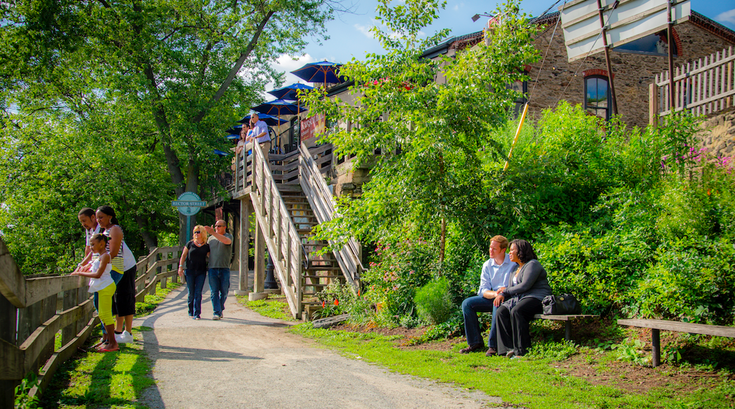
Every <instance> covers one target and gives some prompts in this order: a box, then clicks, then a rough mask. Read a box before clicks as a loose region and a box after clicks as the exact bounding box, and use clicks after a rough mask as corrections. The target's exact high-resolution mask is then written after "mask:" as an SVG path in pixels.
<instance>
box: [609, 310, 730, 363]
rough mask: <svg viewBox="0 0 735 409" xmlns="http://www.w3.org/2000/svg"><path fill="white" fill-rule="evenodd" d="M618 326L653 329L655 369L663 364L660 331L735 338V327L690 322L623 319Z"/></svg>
mask: <svg viewBox="0 0 735 409" xmlns="http://www.w3.org/2000/svg"><path fill="white" fill-rule="evenodd" d="M618 325H626V326H629V327H639V328H651V346H652V348H651V352H652V354H653V361H652V364H653V367H654V368H655V367H657V366H658V365H659V364H660V363H661V338H660V334H659V331H660V330H664V331H677V332H688V333H690V334H702V335H713V336H718V337H729V338H735V327H723V326H720V325H706V324H692V323H688V322H678V321H666V320H650V319H629V320H622V319H621V320H618Z"/></svg>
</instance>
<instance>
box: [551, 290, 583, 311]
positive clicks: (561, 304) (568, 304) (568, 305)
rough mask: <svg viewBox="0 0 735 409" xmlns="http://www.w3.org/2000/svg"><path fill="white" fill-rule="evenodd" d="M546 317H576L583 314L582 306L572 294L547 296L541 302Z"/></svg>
mask: <svg viewBox="0 0 735 409" xmlns="http://www.w3.org/2000/svg"><path fill="white" fill-rule="evenodd" d="M541 304H542V305H543V308H544V315H575V314H581V313H582V306H581V305H580V304H579V302H578V301H577V297H575V296H574V295H572V294H562V295H560V296H555V295H547V296H546V297H544V299H543V300H542V301H541Z"/></svg>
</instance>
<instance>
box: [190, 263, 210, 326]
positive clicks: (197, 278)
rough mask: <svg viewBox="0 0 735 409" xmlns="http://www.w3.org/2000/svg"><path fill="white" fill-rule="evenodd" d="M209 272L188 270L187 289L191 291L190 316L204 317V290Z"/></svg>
mask: <svg viewBox="0 0 735 409" xmlns="http://www.w3.org/2000/svg"><path fill="white" fill-rule="evenodd" d="M206 278H207V272H206V271H205V272H201V271H196V272H194V271H191V270H186V288H187V289H188V290H189V299H188V305H189V316H191V317H201V315H202V289H204V280H205V279H206Z"/></svg>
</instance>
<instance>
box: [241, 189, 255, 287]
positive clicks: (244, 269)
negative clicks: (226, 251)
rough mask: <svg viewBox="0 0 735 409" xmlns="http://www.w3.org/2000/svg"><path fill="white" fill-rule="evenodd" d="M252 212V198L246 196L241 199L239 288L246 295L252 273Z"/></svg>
mask: <svg viewBox="0 0 735 409" xmlns="http://www.w3.org/2000/svg"><path fill="white" fill-rule="evenodd" d="M251 194H254V193H251ZM250 213H252V209H251V207H250V198H249V197H245V198H243V199H242V200H240V238H239V240H240V258H239V265H240V266H239V267H240V271H239V273H240V281H239V287H238V290H237V294H238V295H246V294H248V293H249V292H250V286H249V283H248V274H249V273H250V269H249V268H248V264H249V257H250V255H249V254H248V252H249V251H250Z"/></svg>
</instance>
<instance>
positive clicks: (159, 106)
mask: <svg viewBox="0 0 735 409" xmlns="http://www.w3.org/2000/svg"><path fill="white" fill-rule="evenodd" d="M335 7H339V4H338V3H333V2H328V1H323V0H303V1H273V2H261V1H250V0H249V1H229V0H214V1H207V2H200V1H193V0H156V1H149V2H137V3H133V4H129V3H128V2H105V1H101V2H79V1H70V0H62V1H18V2H14V3H13V7H0V21H2V23H0V25H1V26H2V30H0V50H2V51H0V55H1V56H2V61H3V64H1V65H0V129H1V130H2V133H3V137H2V138H1V140H0V180H1V181H2V183H0V203H3V206H2V208H0V230H2V232H3V234H4V235H5V238H6V241H7V242H8V246H9V248H10V251H11V254H12V255H13V257H14V259H15V260H17V261H18V263H19V264H20V267H21V270H22V271H23V272H24V273H26V274H33V273H52V274H58V273H65V272H68V271H69V269H70V266H72V265H73V264H75V262H76V261H78V260H79V258H80V254H79V251H80V250H82V249H83V246H82V244H81V239H80V237H81V231H80V230H81V229H79V227H78V222H76V214H77V211H78V210H79V209H80V208H81V207H86V206H89V207H97V206H99V205H105V204H106V205H111V206H113V207H114V208H115V209H116V211H117V212H118V214H119V216H120V220H121V223H122V227H123V229H124V231H125V232H126V242H127V243H128V244H129V245H130V246H131V248H132V250H133V251H134V252H135V253H136V255H138V256H139V255H142V254H146V253H147V252H148V251H145V250H144V249H143V246H144V244H145V246H146V247H147V248H148V249H151V248H153V247H155V246H157V245H158V240H159V239H163V240H162V241H163V242H165V243H170V242H171V235H172V234H175V233H177V232H179V233H180V232H181V229H183V225H185V221H184V220H185V219H183V218H179V216H178V215H177V213H176V211H175V209H174V208H172V207H171V205H170V202H171V199H173V198H175V197H176V196H177V195H179V194H181V193H183V192H184V191H192V192H197V193H199V194H200V195H201V196H203V197H207V196H211V195H216V194H217V193H222V190H223V189H222V187H221V186H220V185H219V183H218V181H217V177H218V176H219V175H220V174H221V172H222V171H223V170H225V169H226V168H227V167H228V165H229V160H228V159H226V158H220V157H218V156H216V155H214V153H213V149H215V148H217V149H220V150H226V149H227V147H229V146H230V145H228V142H226V141H225V140H224V139H223V138H221V137H218V136H216V135H218V134H219V133H220V132H221V129H223V127H225V126H226V124H228V123H231V122H232V121H233V120H235V119H236V118H239V117H241V116H242V113H243V111H246V110H247V107H249V106H252V105H256V104H257V103H259V102H260V101H261V99H262V96H261V94H260V93H261V92H262V90H263V87H264V85H265V84H266V83H268V81H269V80H275V81H276V83H277V84H279V83H280V82H281V81H283V78H282V75H280V74H278V73H276V72H274V71H273V70H272V68H271V67H270V64H269V62H271V61H274V60H275V59H276V58H278V57H280V56H281V55H283V54H289V55H295V54H298V53H299V51H300V50H302V49H303V46H304V45H305V44H306V40H305V39H306V37H307V36H315V37H316V38H317V41H319V40H318V39H319V38H322V37H324V35H325V31H324V22H325V21H327V20H328V19H330V18H332V16H333V13H334V11H335ZM243 72H247V75H242V73H243ZM159 235H160V236H161V237H159Z"/></svg>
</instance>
